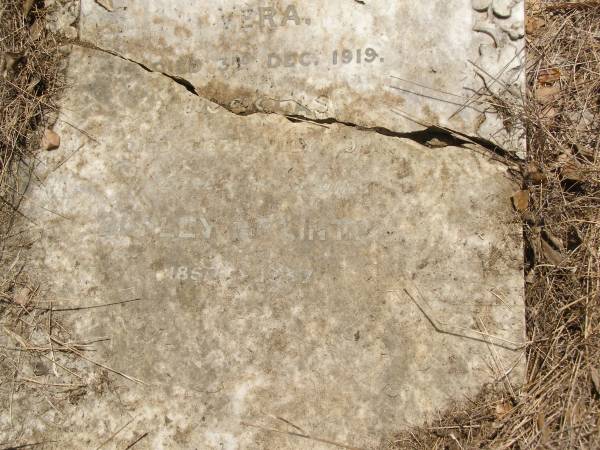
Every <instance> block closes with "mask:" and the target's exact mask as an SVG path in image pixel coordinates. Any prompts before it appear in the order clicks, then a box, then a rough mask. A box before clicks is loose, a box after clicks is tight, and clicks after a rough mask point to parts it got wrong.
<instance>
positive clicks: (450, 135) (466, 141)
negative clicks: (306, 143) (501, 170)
mask: <svg viewBox="0 0 600 450" xmlns="http://www.w3.org/2000/svg"><path fill="white" fill-rule="evenodd" d="M70 43H71V44H73V45H77V46H79V47H83V48H88V49H91V50H96V51H99V52H103V53H106V54H108V55H111V56H114V57H117V58H120V59H122V60H124V61H128V62H130V63H133V64H135V65H137V66H138V67H140V68H141V69H143V70H144V71H146V72H149V73H157V74H160V75H162V76H164V77H166V78H169V79H170V80H171V81H173V82H175V83H177V84H178V85H180V86H182V87H183V88H184V89H185V90H187V91H188V92H189V93H191V94H193V95H195V96H196V97H199V98H202V99H204V100H206V101H208V102H211V103H213V104H215V105H218V106H220V107H222V108H223V109H225V110H226V111H228V112H230V113H231V114H235V115H237V116H250V115H253V114H266V115H271V114H274V115H277V116H281V117H284V118H286V119H287V120H288V121H290V122H292V123H307V122H308V123H315V124H321V125H330V124H338V125H343V126H346V127H351V128H354V129H356V130H359V131H366V132H373V133H377V134H381V135H383V136H388V137H395V138H401V139H408V140H411V141H413V142H416V143H418V144H421V145H423V146H426V147H429V148H437V149H442V148H444V147H449V146H452V147H462V148H467V149H471V150H472V149H473V148H474V146H475V147H478V148H481V149H483V150H485V151H486V152H488V153H491V154H492V155H493V156H494V157H495V159H496V160H497V161H500V162H502V163H504V164H506V165H515V164H519V163H520V162H521V160H520V159H519V158H518V157H517V156H516V155H515V154H514V153H512V152H509V151H507V150H505V149H503V148H501V147H499V146H497V145H496V144H494V143H493V142H490V141H488V140H485V139H482V138H480V137H478V136H469V135H467V134H465V133H462V132H460V131H456V130H451V129H448V128H444V127H439V126H435V125H430V126H425V125H423V127H424V129H423V130H421V131H412V132H400V131H394V130H391V129H389V128H385V127H365V126H362V125H358V124H356V123H353V122H347V121H342V120H338V119H336V118H334V117H329V118H326V119H315V118H311V117H306V116H302V115H286V114H281V113H278V112H275V111H245V112H239V111H235V110H233V109H232V108H231V107H229V106H228V105H227V104H223V103H220V102H218V101H216V100H215V99H212V98H207V97H204V96H203V95H201V94H200V93H199V92H198V91H197V90H196V88H195V87H194V85H193V84H192V83H191V82H190V81H189V80H186V79H185V78H183V77H180V76H177V75H172V74H170V73H167V72H162V71H159V70H154V69H152V68H150V67H149V66H147V65H146V64H144V63H142V62H140V61H136V60H134V59H131V58H128V57H126V56H123V55H121V54H120V53H118V52H115V51H114V50H110V49H105V48H102V47H99V46H97V45H95V44H93V43H91V42H86V41H83V40H80V39H76V40H71V41H70Z"/></svg>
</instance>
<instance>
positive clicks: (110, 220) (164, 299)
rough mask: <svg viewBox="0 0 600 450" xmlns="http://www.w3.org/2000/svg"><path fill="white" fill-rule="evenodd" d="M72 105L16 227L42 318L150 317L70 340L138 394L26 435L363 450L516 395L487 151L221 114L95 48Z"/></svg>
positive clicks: (76, 440) (72, 91)
mask: <svg viewBox="0 0 600 450" xmlns="http://www.w3.org/2000/svg"><path fill="white" fill-rule="evenodd" d="M117 3H118V2H117V1H116V0H115V4H117ZM155 3H156V5H160V4H161V2H155ZM349 3H353V2H349ZM373 3H374V2H373ZM84 5H85V2H84ZM350 6H352V8H353V9H355V8H358V7H359V6H360V5H357V6H353V5H350ZM86 8H90V5H86ZM182 8H183V6H182ZM133 11H135V8H134V7H133V6H129V7H128V9H127V12H128V13H132V12H133ZM116 13H117V16H116V17H117V18H118V17H121V16H119V14H122V13H124V11H123V10H121V9H117V10H116ZM94 14H96V13H94ZM98 14H99V13H98ZM352 14H354V13H352ZM192 17H193V16H192ZM85 20H86V21H88V22H87V25H84V30H85V29H89V27H90V26H89V20H90V19H89V17H86V18H85ZM190 20H192V19H190ZM119 23H120V22H119V21H118V20H116V21H115V22H114V26H118V24H119ZM194 23H195V22H194ZM111 33H112V32H111ZM107 39H108V38H107ZM156 63H157V64H158V62H156ZM165 64H166V62H165ZM68 85H69V86H70V88H69V89H68V90H67V92H66V94H65V98H64V99H63V101H62V110H61V114H60V118H59V120H58V122H57V124H56V126H55V131H57V132H58V133H59V134H60V135H61V139H62V143H61V148H60V149H59V150H57V151H54V152H48V153H44V154H41V155H40V161H39V164H38V168H37V172H36V176H35V177H34V179H33V181H32V187H31V189H30V193H29V195H28V201H27V203H26V205H25V207H24V208H25V209H24V211H25V214H26V215H27V216H28V217H31V218H32V219H33V220H34V221H35V223H36V224H37V227H36V229H35V233H36V234H37V238H36V239H35V242H36V244H35V245H34V248H33V249H32V253H31V260H32V264H33V265H38V266H39V268H40V272H41V273H43V274H45V276H46V279H45V282H46V283H47V285H48V286H49V289H50V293H51V296H53V297H51V298H54V300H55V302H56V304H65V302H67V301H68V302H69V303H68V304H70V305H71V304H72V305H74V306H77V305H86V306H89V305H101V304H106V303H110V302H114V301H121V300H127V299H134V298H140V299H141V301H139V302H134V303H128V304H124V305H121V306H117V307H111V308H106V309H102V310H85V311H83V312H82V313H81V314H78V316H77V317H78V318H77V321H76V322H75V324H74V326H76V330H77V331H78V332H79V333H81V335H82V336H106V337H108V338H110V341H109V342H104V343H98V344H95V347H96V348H97V351H96V352H95V353H94V358H95V359H97V360H101V361H103V362H105V363H106V364H108V365H110V367H112V368H114V369H116V370H119V371H121V372H123V373H125V374H126V375H128V376H130V377H134V378H136V379H138V380H141V381H143V382H144V384H140V383H135V382H132V381H129V380H127V379H124V378H121V377H117V376H114V375H113V376H111V378H112V379H113V382H114V386H115V389H113V390H111V391H109V392H105V393H104V394H103V395H93V394H89V395H87V396H85V397H84V398H83V399H82V400H80V402H79V403H78V404H77V405H71V406H68V407H66V408H65V409H64V410H63V411H62V415H59V414H58V413H57V412H55V411H54V410H53V409H52V408H50V407H48V411H47V412H46V413H44V414H42V415H40V417H41V418H40V419H38V421H37V422H35V423H33V424H31V425H30V426H29V427H28V428H26V431H25V437H27V436H31V437H32V438H44V439H45V440H55V441H56V442H58V444H57V445H58V447H57V448H88V447H96V446H97V444H98V443H99V442H104V441H105V440H106V439H108V438H109V437H111V436H112V435H113V434H114V432H115V430H118V429H119V428H121V427H122V426H123V425H124V424H127V423H129V424H128V426H127V427H126V428H125V429H123V430H122V431H121V432H119V433H118V434H117V435H116V436H114V438H113V439H112V440H111V443H110V444H111V445H113V446H114V448H125V447H127V445H129V444H130V443H131V442H132V441H133V440H134V439H135V437H136V436H139V435H140V434H141V433H144V432H148V433H149V434H148V436H147V437H146V438H145V439H144V440H143V441H140V443H139V444H137V445H136V447H139V448H202V449H329V448H335V446H332V444H331V443H336V444H338V445H342V444H343V445H346V446H349V447H352V448H370V449H371V448H379V446H380V445H382V442H384V439H385V438H388V437H389V436H391V435H392V434H393V433H395V432H397V431H398V430H400V429H402V428H403V427H406V426H409V425H412V424H422V423H424V421H426V420H427V419H428V418H431V417H432V416H433V415H434V414H436V412H437V411H438V410H440V409H441V410H443V409H444V408H446V407H448V406H450V405H451V404H453V403H455V402H457V401H464V400H465V399H466V398H467V396H469V397H471V396H474V395H476V394H477V392H478V391H479V390H480V388H481V386H482V385H483V384H484V383H487V382H492V381H494V380H496V379H497V378H498V377H499V376H500V374H503V373H506V372H510V373H511V377H513V380H514V381H515V382H519V381H520V380H521V379H522V375H523V363H522V359H521V356H522V355H521V351H520V350H518V348H517V347H518V345H519V344H520V343H522V342H523V340H524V339H525V337H524V313H523V277H522V267H521V264H522V263H521V261H522V256H521V255H522V243H521V229H520V225H519V222H518V221H517V220H515V217H514V213H513V212H512V209H511V205H510V196H511V194H512V193H513V192H514V191H515V190H517V189H518V185H517V184H516V183H515V182H513V181H512V180H511V179H510V177H509V176H508V173H507V167H506V166H505V165H504V164H502V163H500V162H498V161H495V160H494V159H493V155H492V154H491V153H490V152H488V151H486V150H484V149H480V150H477V149H474V148H466V147H461V146H444V147H442V148H428V147H425V146H423V145H421V144H419V143H418V142H415V141H413V140H409V139H402V138H398V137H391V136H385V135H382V134H379V133H376V132H373V131H368V130H361V129H358V128H356V127H350V126H346V125H343V124H338V123H332V124H315V123H306V122H302V123H292V122H291V121H289V120H288V119H286V118H285V117H283V116H282V115H278V114H253V115H249V116H241V115H236V114H233V113H231V112H229V111H227V110H226V109H224V108H222V107H220V106H218V105H216V104H215V103H212V102H209V101H208V100H206V99H204V98H201V97H198V96H196V95H193V94H191V93H190V92H188V91H186V90H185V89H184V88H183V87H182V86H181V85H179V84H177V83H175V82H174V81H173V80H172V79H170V78H168V77H166V76H164V75H162V74H160V73H150V72H148V71H146V70H144V69H142V68H141V67H140V66H139V65H136V64H134V63H131V62H128V61H125V60H123V59H122V58H119V57H116V56H112V55H108V54H106V53H104V52H101V51H97V50H92V49H85V48H79V47H75V49H74V51H73V53H72V55H71V57H70V66H69V80H68ZM373 118H375V116H373ZM431 321H434V322H435V323H436V324H437V326H438V328H439V329H438V330H436V329H435V328H434V327H433V325H432V323H431ZM482 332H484V333H485V335H484V334H482ZM15 407H17V406H15ZM49 423H51V424H52V425H51V426H50V425H49ZM290 424H293V426H292V425H290ZM268 430H275V431H268ZM291 433H296V434H301V435H305V436H310V437H309V438H307V437H304V438H303V437H299V436H297V435H292V434H291Z"/></svg>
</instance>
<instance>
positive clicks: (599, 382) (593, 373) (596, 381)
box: [590, 367, 600, 395]
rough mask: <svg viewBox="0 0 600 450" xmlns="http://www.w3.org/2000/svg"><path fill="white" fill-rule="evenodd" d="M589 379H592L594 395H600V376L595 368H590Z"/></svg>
mask: <svg viewBox="0 0 600 450" xmlns="http://www.w3.org/2000/svg"><path fill="white" fill-rule="evenodd" d="M590 377H591V378H592V384H593V385H594V389H596V394H597V395H600V374H598V370H597V369H596V368H595V367H590Z"/></svg>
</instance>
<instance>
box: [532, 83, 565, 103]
mask: <svg viewBox="0 0 600 450" xmlns="http://www.w3.org/2000/svg"><path fill="white" fill-rule="evenodd" d="M558 94H560V86H559V85H558V83H557V84H553V85H552V86H541V87H538V88H537V89H536V90H535V98H536V100H537V101H538V102H540V103H541V104H547V103H550V102H552V101H553V100H554V99H555V98H556V97H557V96H558Z"/></svg>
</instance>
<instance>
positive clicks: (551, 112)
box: [540, 106, 558, 120]
mask: <svg viewBox="0 0 600 450" xmlns="http://www.w3.org/2000/svg"><path fill="white" fill-rule="evenodd" d="M556 116H558V111H557V110H556V108H554V107H552V106H546V107H545V108H544V109H543V110H542V113H541V114H540V119H542V120H552V119H554V118H555V117H556Z"/></svg>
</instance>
